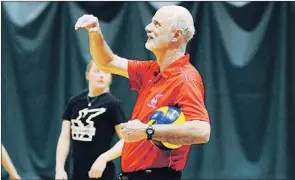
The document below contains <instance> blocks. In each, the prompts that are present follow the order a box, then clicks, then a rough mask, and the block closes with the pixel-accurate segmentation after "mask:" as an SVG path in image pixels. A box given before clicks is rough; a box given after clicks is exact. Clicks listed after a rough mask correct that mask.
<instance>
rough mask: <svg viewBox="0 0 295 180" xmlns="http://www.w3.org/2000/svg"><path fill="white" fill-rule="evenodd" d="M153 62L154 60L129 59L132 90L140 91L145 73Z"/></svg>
mask: <svg viewBox="0 0 295 180" xmlns="http://www.w3.org/2000/svg"><path fill="white" fill-rule="evenodd" d="M152 63H153V61H139V60H128V76H129V87H130V89H131V90H133V91H137V92H139V90H140V88H141V86H142V84H143V81H144V75H145V73H146V72H147V71H148V70H149V68H150V67H151V65H152Z"/></svg>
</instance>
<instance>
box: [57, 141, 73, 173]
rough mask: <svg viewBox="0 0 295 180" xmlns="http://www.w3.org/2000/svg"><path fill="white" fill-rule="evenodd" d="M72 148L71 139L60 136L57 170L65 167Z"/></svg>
mask: <svg viewBox="0 0 295 180" xmlns="http://www.w3.org/2000/svg"><path fill="white" fill-rule="evenodd" d="M69 149H70V139H68V138H66V137H63V136H60V137H59V139H58V144H57V148H56V166H55V168H56V170H60V169H64V166H65V162H66V159H67V156H68V153H69Z"/></svg>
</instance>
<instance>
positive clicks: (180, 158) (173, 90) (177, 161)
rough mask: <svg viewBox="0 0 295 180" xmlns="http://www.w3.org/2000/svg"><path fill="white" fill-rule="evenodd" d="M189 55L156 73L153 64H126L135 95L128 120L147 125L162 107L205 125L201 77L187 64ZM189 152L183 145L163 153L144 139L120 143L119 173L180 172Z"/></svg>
mask: <svg viewBox="0 0 295 180" xmlns="http://www.w3.org/2000/svg"><path fill="white" fill-rule="evenodd" d="M189 58H190V55H189V54H186V55H185V56H183V57H182V58H180V59H178V60H176V61H175V62H173V63H172V64H170V65H169V66H168V67H167V68H165V69H164V71H163V72H160V73H159V71H160V68H159V65H158V64H157V62H156V61H137V60H129V61H128V75H129V85H130V88H131V90H135V91H137V92H138V97H137V100H136V103H135V106H134V109H133V112H132V115H131V118H130V119H131V120H133V119H138V120H140V121H141V122H143V123H147V122H148V118H149V116H150V114H151V113H152V112H154V111H155V110H156V109H158V108H160V107H162V106H173V105H176V104H178V107H179V108H180V109H181V111H182V112H183V113H184V115H185V117H186V120H187V121H189V120H202V121H207V122H209V116H208V113H207V110H206V107H205V104H204V86H203V81H202V77H201V76H200V74H199V72H198V71H197V70H196V69H195V67H194V66H193V65H192V64H190V63H189ZM189 150H190V146H189V145H184V146H182V147H180V148H178V149H176V150H172V151H164V150H160V149H159V148H158V147H156V146H154V145H153V144H152V143H151V142H150V141H148V140H141V141H137V142H132V143H127V142H125V143H124V146H123V150H122V159H121V163H122V170H123V172H133V171H138V170H143V169H147V168H160V167H171V168H173V169H175V170H183V169H184V167H185V164H186V161H187V156H188V153H189Z"/></svg>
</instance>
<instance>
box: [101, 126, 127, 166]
mask: <svg viewBox="0 0 295 180" xmlns="http://www.w3.org/2000/svg"><path fill="white" fill-rule="evenodd" d="M115 129H116V133H117V135H118V137H119V138H120V140H119V141H118V142H117V143H116V144H115V145H114V146H113V147H112V148H111V149H109V150H108V151H106V152H104V153H103V154H101V155H100V156H101V157H103V158H105V160H106V161H107V162H109V161H112V160H114V159H116V158H118V157H120V156H121V154H122V148H123V145H124V139H122V138H121V135H120V130H119V125H116V126H115Z"/></svg>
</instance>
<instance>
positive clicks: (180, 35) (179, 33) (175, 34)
mask: <svg viewBox="0 0 295 180" xmlns="http://www.w3.org/2000/svg"><path fill="white" fill-rule="evenodd" d="M181 37H182V31H181V30H176V32H175V33H174V36H173V38H172V42H177V41H179V40H180V38H181Z"/></svg>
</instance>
